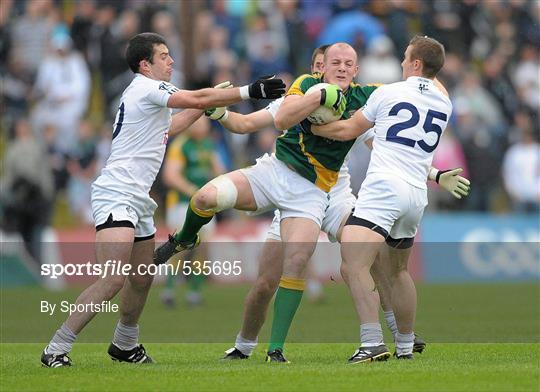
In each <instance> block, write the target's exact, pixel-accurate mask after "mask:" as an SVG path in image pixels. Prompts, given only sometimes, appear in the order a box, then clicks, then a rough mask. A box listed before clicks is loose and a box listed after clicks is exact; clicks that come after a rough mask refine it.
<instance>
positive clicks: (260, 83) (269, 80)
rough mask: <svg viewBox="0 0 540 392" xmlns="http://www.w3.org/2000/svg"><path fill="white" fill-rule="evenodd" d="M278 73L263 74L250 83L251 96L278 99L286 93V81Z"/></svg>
mask: <svg viewBox="0 0 540 392" xmlns="http://www.w3.org/2000/svg"><path fill="white" fill-rule="evenodd" d="M275 77H276V75H265V76H261V77H260V78H259V79H258V80H257V81H255V82H253V83H251V84H250V85H249V97H250V98H254V99H277V98H280V97H282V96H283V94H285V87H286V86H285V83H283V80H281V79H276V78H275Z"/></svg>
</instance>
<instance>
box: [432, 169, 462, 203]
mask: <svg viewBox="0 0 540 392" xmlns="http://www.w3.org/2000/svg"><path fill="white" fill-rule="evenodd" d="M434 170H437V169H434ZM461 172H463V169H462V168H461V167H458V168H456V169H452V170H437V173H433V169H432V170H431V171H430V173H429V179H430V180H435V182H437V184H439V185H440V186H442V187H443V188H444V189H446V190H447V191H448V192H450V193H451V194H452V195H453V196H454V197H455V198H456V199H461V197H462V196H467V195H468V194H469V190H470V189H471V186H470V185H471V182H470V181H469V180H468V179H466V178H465V177H461V176H460V175H458V174H459V173H461Z"/></svg>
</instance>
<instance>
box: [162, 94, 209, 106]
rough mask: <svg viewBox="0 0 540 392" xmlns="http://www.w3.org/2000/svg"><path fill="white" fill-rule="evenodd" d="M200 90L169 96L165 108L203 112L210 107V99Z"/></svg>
mask: <svg viewBox="0 0 540 392" xmlns="http://www.w3.org/2000/svg"><path fill="white" fill-rule="evenodd" d="M201 91H202V90H199V91H186V90H182V91H181V92H176V93H174V94H173V95H171V96H170V98H169V101H168V102H167V106H168V107H170V108H176V109H199V110H204V109H206V108H208V107H210V106H211V103H210V99H209V97H207V96H206V95H204V94H203V93H202V92H201Z"/></svg>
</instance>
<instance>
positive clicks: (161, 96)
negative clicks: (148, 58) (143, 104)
mask: <svg viewBox="0 0 540 392" xmlns="http://www.w3.org/2000/svg"><path fill="white" fill-rule="evenodd" d="M177 91H180V89H179V88H178V87H176V86H175V85H173V84H171V83H167V82H157V83H152V85H151V86H149V91H148V100H149V101H150V102H152V103H153V104H155V105H158V106H163V107H167V102H168V101H169V97H170V96H171V95H173V94H174V93H175V92H177Z"/></svg>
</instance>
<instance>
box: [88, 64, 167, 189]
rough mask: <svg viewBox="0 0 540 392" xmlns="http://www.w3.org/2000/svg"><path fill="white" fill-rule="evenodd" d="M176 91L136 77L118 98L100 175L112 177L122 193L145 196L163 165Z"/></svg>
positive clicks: (161, 82)
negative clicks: (168, 104) (171, 106)
mask: <svg viewBox="0 0 540 392" xmlns="http://www.w3.org/2000/svg"><path fill="white" fill-rule="evenodd" d="M176 91H178V89H177V88H176V87H175V86H173V85H172V84H170V83H167V82H163V81H159V80H153V79H150V78H147V77H146V76H143V75H141V74H139V73H138V74H136V76H135V78H134V79H133V81H132V82H131V83H130V85H129V86H128V87H127V88H126V89H125V90H124V93H123V94H122V97H121V99H120V107H119V109H118V113H117V115H116V119H115V122H114V126H113V135H112V146H111V155H110V156H109V159H108V160H107V164H106V165H105V168H103V170H102V172H101V176H104V177H105V176H106V177H109V178H110V177H113V178H114V179H115V180H116V181H117V185H118V186H119V187H121V188H122V190H123V191H125V192H126V191H127V192H128V193H140V192H143V193H146V194H148V192H149V191H150V187H151V186H152V184H153V182H154V180H155V179H156V175H157V173H158V171H159V168H160V167H161V164H162V162H163V157H164V154H165V147H166V145H167V139H168V135H169V127H170V125H171V109H169V108H168V107H167V101H168V100H169V97H170V96H171V94H173V93H174V92H176ZM102 181H104V179H103V180H102ZM96 182H98V183H99V182H100V178H98V179H97V180H96Z"/></svg>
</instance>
